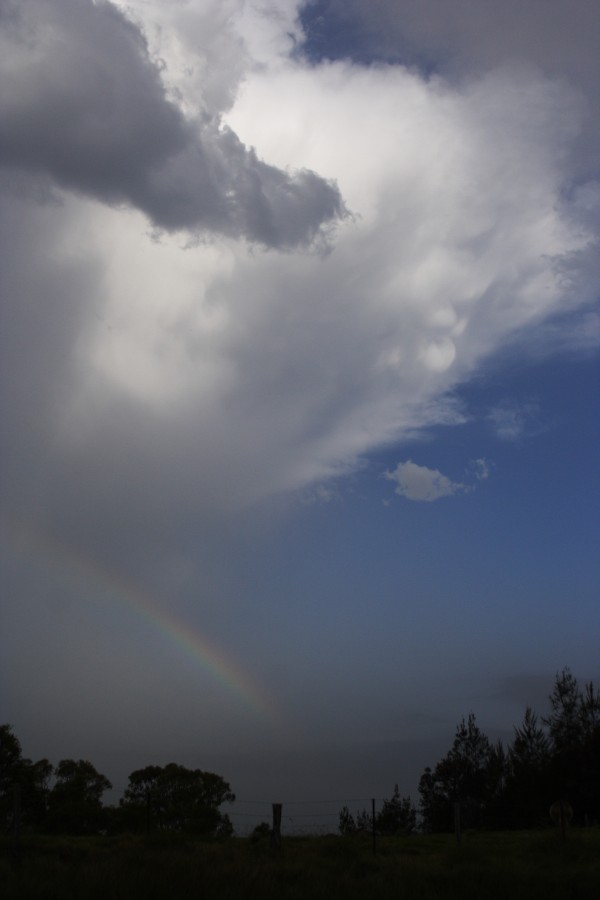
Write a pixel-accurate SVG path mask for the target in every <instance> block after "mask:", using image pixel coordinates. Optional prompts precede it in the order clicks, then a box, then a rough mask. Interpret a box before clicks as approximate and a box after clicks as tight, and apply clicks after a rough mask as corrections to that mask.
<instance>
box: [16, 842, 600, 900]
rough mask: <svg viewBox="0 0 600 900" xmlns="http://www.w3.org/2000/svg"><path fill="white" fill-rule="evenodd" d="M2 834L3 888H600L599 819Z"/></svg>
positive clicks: (295, 892) (156, 892)
mask: <svg viewBox="0 0 600 900" xmlns="http://www.w3.org/2000/svg"><path fill="white" fill-rule="evenodd" d="M20 845H21V846H20V852H19V853H18V854H15V852H14V844H13V842H12V841H11V840H10V839H8V838H4V839H3V840H2V842H1V843H0V851H1V857H0V897H2V900H13V898H14V900H17V898H18V900H34V898H35V900H42V898H43V900H137V898H140V900H155V898H169V900H180V898H196V900H229V898H237V897H240V898H256V900H258V898H260V900H271V898H273V900H275V898H277V900H296V898H304V897H306V898H314V900H321V898H323V900H324V898H327V900H338V898H339V900H341V898H344V900H353V898H360V900H370V898H381V900H384V898H385V900H387V898H395V900H404V898H406V900H409V898H410V900H434V898H436V900H438V898H440V900H441V898H454V897H456V898H462V900H495V898H498V900H500V898H502V900H537V898H539V900H598V898H600V830H599V829H597V828H596V829H586V830H583V829H582V830H575V829H574V830H572V831H571V832H570V833H569V835H568V838H567V840H566V841H565V842H563V841H562V840H561V839H560V835H559V834H557V833H555V832H553V831H540V832H514V833H467V834H465V835H463V839H462V842H461V845H460V846H456V844H455V842H454V838H453V837H452V836H451V835H439V836H413V837H403V838H386V839H383V838H380V839H378V842H377V855H376V856H373V850H372V843H371V840H370V839H369V838H367V837H357V838H342V837H338V836H335V835H331V836H322V837H288V838H285V837H284V840H283V846H282V852H281V854H280V855H274V854H273V853H272V851H271V848H270V845H269V842H268V840H267V839H264V840H262V841H258V842H254V843H253V842H252V841H251V840H249V839H248V838H233V839H230V840H228V841H225V842H223V843H201V842H197V841H194V840H185V839H183V838H181V837H178V838H177V839H175V838H170V839H169V838H167V839H165V838H164V837H156V838H152V837H150V838H141V837H128V836H122V835H121V836H118V837H107V838H79V839H76V838H64V839H60V838H42V837H39V836H35V837H34V836H31V837H23V838H21V842H20Z"/></svg>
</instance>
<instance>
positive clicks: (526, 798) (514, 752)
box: [505, 706, 552, 827]
mask: <svg viewBox="0 0 600 900" xmlns="http://www.w3.org/2000/svg"><path fill="white" fill-rule="evenodd" d="M551 759H552V757H551V744H550V739H549V737H548V735H547V734H546V732H545V731H544V729H543V728H542V726H541V725H540V724H538V719H537V716H536V714H535V713H534V711H533V709H532V708H531V707H530V706H528V707H527V709H526V710H525V715H524V717H523V722H522V723H521V725H520V726H518V727H515V736H514V739H513V742H512V744H511V745H510V747H509V750H508V779H507V785H506V792H505V797H506V809H507V816H508V817H510V821H509V822H507V824H510V825H513V826H516V827H531V826H534V825H540V824H542V823H543V822H545V821H547V817H548V807H549V805H550V803H551V802H552V796H551V794H552V792H551V790H550V782H549V777H550V764H551Z"/></svg>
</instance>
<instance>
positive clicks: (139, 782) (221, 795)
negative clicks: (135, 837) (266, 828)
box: [120, 763, 235, 836]
mask: <svg viewBox="0 0 600 900" xmlns="http://www.w3.org/2000/svg"><path fill="white" fill-rule="evenodd" d="M233 800H235V794H234V793H233V792H232V790H231V788H230V786H229V784H228V783H227V782H226V781H225V780H224V779H223V778H222V777H221V776H220V775H215V774H214V773H212V772H203V771H202V770H201V769H187V768H185V766H180V765H177V764H176V763H169V764H168V765H166V766H164V767H161V766H146V768H144V769H137V770H136V771H135V772H132V773H131V775H130V776H129V785H128V787H127V789H126V791H125V794H124V796H123V799H122V800H121V804H120V807H121V813H122V817H123V822H124V823H126V824H127V825H128V826H129V827H130V828H132V829H133V830H143V829H146V830H149V829H150V828H154V827H156V828H159V829H161V830H170V831H190V832H195V833H201V834H211V835H214V836H227V835H228V834H230V833H231V832H232V826H231V822H230V820H229V817H228V816H227V815H226V814H224V813H221V812H220V811H219V807H220V806H221V804H223V803H230V802H233Z"/></svg>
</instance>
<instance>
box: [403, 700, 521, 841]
mask: <svg viewBox="0 0 600 900" xmlns="http://www.w3.org/2000/svg"><path fill="white" fill-rule="evenodd" d="M504 767H505V764H504V757H503V752H502V753H501V752H500V748H499V747H496V748H494V747H493V745H492V744H491V743H490V741H489V739H488V738H487V737H486V735H485V734H483V732H482V731H481V729H480V728H479V726H478V725H477V722H476V720H475V716H474V715H473V713H471V714H470V715H469V717H468V718H467V719H466V720H465V719H464V718H463V719H462V720H461V722H460V723H459V725H458V727H457V729H456V734H455V737H454V742H453V744H452V747H451V749H450V751H449V752H448V754H447V755H446V756H445V757H444V758H443V759H442V760H440V762H439V763H438V764H437V765H436V767H435V769H433V770H432V769H431V768H426V769H425V772H424V773H423V775H422V776H421V780H420V781H419V794H420V796H421V803H420V808H421V815H422V819H423V827H424V828H425V830H427V831H448V830H451V828H452V822H453V804H454V803H456V802H460V804H461V815H462V819H463V822H464V823H465V824H466V825H477V824H481V823H482V822H484V821H486V813H489V812H490V810H491V808H492V800H493V798H494V797H495V796H496V795H497V794H498V792H499V783H500V782H501V780H502V779H503V778H504V774H505V772H504Z"/></svg>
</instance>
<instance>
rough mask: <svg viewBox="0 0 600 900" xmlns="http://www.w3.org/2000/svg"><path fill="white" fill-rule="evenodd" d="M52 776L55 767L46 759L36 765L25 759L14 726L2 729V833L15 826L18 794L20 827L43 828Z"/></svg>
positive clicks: (0, 807) (0, 812)
mask: <svg viewBox="0 0 600 900" xmlns="http://www.w3.org/2000/svg"><path fill="white" fill-rule="evenodd" d="M51 774H52V766H51V765H50V763H49V762H48V760H47V759H40V760H38V761H37V762H35V763H34V762H32V761H31V760H30V759H26V758H25V757H24V756H23V753H22V750H21V744H20V742H19V740H18V738H17V737H16V735H15V734H14V733H13V730H12V728H11V726H10V725H0V825H1V827H2V828H3V829H6V828H9V827H10V826H11V824H12V822H13V814H14V806H15V792H16V791H18V796H19V801H18V802H19V806H20V820H21V824H22V825H23V826H25V827H37V826H39V825H41V824H42V822H43V821H44V818H45V815H46V810H47V800H48V782H49V779H50V776H51Z"/></svg>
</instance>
